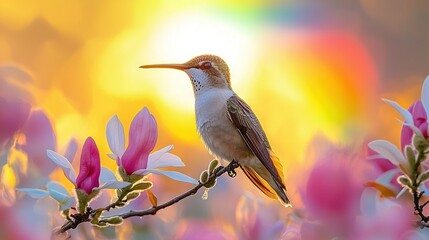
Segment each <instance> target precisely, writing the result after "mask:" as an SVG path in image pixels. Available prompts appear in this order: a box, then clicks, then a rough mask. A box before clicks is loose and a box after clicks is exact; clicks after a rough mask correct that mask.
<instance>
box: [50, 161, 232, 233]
mask: <svg viewBox="0 0 429 240" xmlns="http://www.w3.org/2000/svg"><path fill="white" fill-rule="evenodd" d="M239 166H240V165H239V164H238V163H237V162H236V161H234V160H233V161H232V162H231V163H229V164H228V165H227V166H226V167H222V166H219V167H217V168H216V169H215V170H214V171H213V172H212V173H211V174H210V176H209V179H208V181H207V182H206V183H201V182H200V181H198V185H196V186H195V187H193V188H192V189H190V190H188V191H187V192H184V193H182V194H180V195H179V196H177V197H175V198H173V199H171V200H170V201H167V202H165V203H163V204H161V205H158V206H153V207H152V208H149V209H147V210H141V211H134V210H131V211H129V212H126V213H123V214H119V215H116V216H117V217H121V218H123V219H125V218H130V217H137V216H138V217H142V216H146V215H155V214H156V213H157V212H158V211H159V210H161V209H164V208H167V207H169V206H171V205H173V204H175V203H177V202H179V201H181V200H183V199H185V198H187V197H189V196H192V195H194V194H196V193H197V192H198V190H199V189H200V188H202V187H204V186H205V185H206V184H207V183H209V182H211V181H213V180H215V179H216V178H218V177H220V176H221V175H223V174H224V173H226V172H228V175H229V176H235V171H234V170H235V169H236V168H238V167H239ZM124 203H125V202H124V201H123V200H121V199H118V201H116V202H114V203H111V204H109V205H108V206H106V207H105V208H103V209H102V211H109V210H110V209H111V208H115V207H118V206H121V205H123V204H124ZM96 212H97V209H91V208H88V209H87V212H86V213H77V214H72V215H71V216H70V217H71V219H70V220H68V221H67V222H66V223H64V224H63V225H62V226H61V227H59V228H56V229H55V230H54V234H62V233H65V232H66V231H67V230H70V229H74V228H76V227H77V226H78V225H79V224H81V223H84V222H90V221H91V220H92V219H93V217H94V215H95V214H96Z"/></svg>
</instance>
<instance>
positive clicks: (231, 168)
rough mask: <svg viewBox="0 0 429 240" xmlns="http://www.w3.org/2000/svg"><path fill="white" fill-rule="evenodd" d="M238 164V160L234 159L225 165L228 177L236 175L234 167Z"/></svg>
mask: <svg viewBox="0 0 429 240" xmlns="http://www.w3.org/2000/svg"><path fill="white" fill-rule="evenodd" d="M239 166H240V164H238V162H237V161H235V160H232V161H231V162H230V163H229V164H228V166H226V169H227V171H228V176H229V177H232V178H233V177H235V176H237V173H236V172H235V169H236V168H238V167H239Z"/></svg>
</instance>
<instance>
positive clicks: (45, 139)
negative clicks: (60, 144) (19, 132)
mask: <svg viewBox="0 0 429 240" xmlns="http://www.w3.org/2000/svg"><path fill="white" fill-rule="evenodd" d="M23 134H24V136H25V141H24V142H23V143H22V145H18V147H19V148H20V149H22V150H23V151H24V152H25V153H26V154H27V156H28V160H29V163H30V166H35V167H37V168H38V169H39V171H41V172H42V175H47V174H49V173H50V172H51V171H52V170H53V169H54V168H55V165H54V164H53V163H52V162H51V161H49V160H48V158H47V156H46V149H54V150H56V149H57V142H56V137H55V133H54V129H53V127H52V123H51V121H50V120H49V118H48V116H46V114H45V112H44V111H43V110H34V111H32V112H31V113H30V116H29V117H28V120H27V122H26V123H25V125H24V127H23Z"/></svg>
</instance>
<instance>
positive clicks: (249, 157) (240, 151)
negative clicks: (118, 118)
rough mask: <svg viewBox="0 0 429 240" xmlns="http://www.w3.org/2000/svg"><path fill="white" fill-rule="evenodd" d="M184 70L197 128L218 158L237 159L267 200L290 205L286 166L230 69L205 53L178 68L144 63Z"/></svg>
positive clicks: (170, 65)
mask: <svg viewBox="0 0 429 240" xmlns="http://www.w3.org/2000/svg"><path fill="white" fill-rule="evenodd" d="M140 68H171V69H177V70H181V71H184V72H185V73H186V74H187V75H188V76H189V78H190V80H191V83H192V87H193V90H194V95H195V115H196V122H197V123H196V124H197V130H198V133H199V135H200V136H201V138H202V139H203V142H204V144H205V146H206V147H207V149H208V150H209V152H210V153H211V154H212V155H213V156H214V157H215V158H217V159H223V160H225V161H227V162H231V161H236V162H237V163H238V164H239V166H240V168H241V169H242V170H243V172H244V173H245V174H246V176H247V177H248V178H249V179H250V181H252V183H253V184H254V185H256V187H258V188H259V189H260V190H261V191H262V192H263V193H264V194H265V195H266V196H268V197H270V198H273V199H276V198H277V199H279V200H280V202H281V203H282V205H284V206H291V204H290V201H289V199H288V197H287V195H286V187H285V183H284V175H283V167H282V164H281V162H280V160H279V159H278V158H277V157H276V155H275V154H274V152H273V151H272V150H271V146H270V143H269V142H268V139H267V136H266V135H265V132H264V130H263V129H262V127H261V124H260V123H259V120H258V119H257V117H256V115H255V114H254V113H253V111H252V109H251V108H250V106H249V105H248V104H247V103H245V102H244V101H243V100H242V99H241V98H240V97H239V96H238V95H237V94H236V93H235V92H234V91H233V90H232V88H231V79H230V73H229V67H228V65H227V64H226V62H225V61H224V60H223V59H222V58H220V57H218V56H215V55H201V56H197V57H194V58H192V59H191V60H189V61H187V62H185V63H179V64H153V65H143V66H140Z"/></svg>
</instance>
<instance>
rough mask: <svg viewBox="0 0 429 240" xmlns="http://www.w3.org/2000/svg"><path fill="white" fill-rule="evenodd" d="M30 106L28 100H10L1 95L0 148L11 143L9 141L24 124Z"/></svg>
mask: <svg viewBox="0 0 429 240" xmlns="http://www.w3.org/2000/svg"><path fill="white" fill-rule="evenodd" d="M30 108H31V106H30V104H29V103H27V102H23V101H8V100H6V99H4V98H2V97H0V128H1V129H0V150H2V149H3V148H5V147H6V148H7V146H6V145H8V144H10V142H9V141H11V140H12V139H13V137H14V135H15V134H16V133H17V132H18V130H19V129H21V127H22V126H23V125H24V123H25V121H26V120H27V118H28V115H29V113H30ZM0 152H1V151H0Z"/></svg>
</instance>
